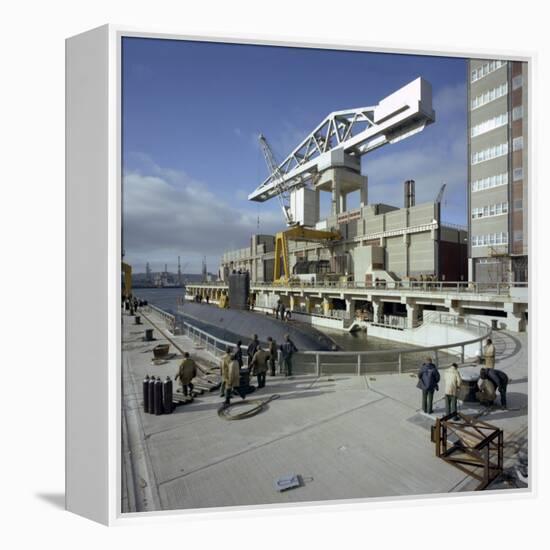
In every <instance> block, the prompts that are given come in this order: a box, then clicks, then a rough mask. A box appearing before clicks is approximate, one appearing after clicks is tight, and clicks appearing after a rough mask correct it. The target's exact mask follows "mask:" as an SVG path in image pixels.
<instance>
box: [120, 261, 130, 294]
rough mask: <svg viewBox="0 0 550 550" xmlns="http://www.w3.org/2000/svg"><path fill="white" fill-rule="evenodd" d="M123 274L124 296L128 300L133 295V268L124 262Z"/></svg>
mask: <svg viewBox="0 0 550 550" xmlns="http://www.w3.org/2000/svg"><path fill="white" fill-rule="evenodd" d="M122 274H123V276H124V284H123V287H122V295H123V296H124V297H125V298H128V297H130V296H131V295H132V266H131V265H130V264H126V263H124V262H122Z"/></svg>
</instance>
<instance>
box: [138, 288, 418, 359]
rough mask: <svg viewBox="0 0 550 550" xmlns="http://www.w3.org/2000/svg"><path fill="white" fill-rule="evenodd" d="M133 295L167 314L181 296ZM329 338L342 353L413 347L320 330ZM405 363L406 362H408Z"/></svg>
mask: <svg viewBox="0 0 550 550" xmlns="http://www.w3.org/2000/svg"><path fill="white" fill-rule="evenodd" d="M134 294H135V295H136V296H138V297H139V298H142V299H144V300H147V301H148V302H149V303H150V304H153V305H155V306H157V307H159V308H161V309H163V310H164V311H167V312H168V313H176V304H177V298H178V297H181V296H182V295H183V289H181V288H136V289H135V290H134ZM322 332H324V333H325V334H326V335H327V336H329V338H331V339H332V340H333V341H334V342H335V343H336V344H337V345H338V347H339V348H340V349H341V350H342V351H387V350H392V349H402V348H404V347H413V346H410V345H404V344H402V343H397V342H392V341H391V340H385V339H382V338H375V337H373V336H368V334H367V333H366V332H362V331H359V332H355V333H348V332H342V331H338V330H330V329H325V328H323V329H322ZM408 359H409V361H411V360H412V361H414V362H418V363H419V364H420V363H421V362H422V359H423V357H422V354H421V353H418V354H416V353H415V354H411V355H409V356H408ZM409 361H407V362H409Z"/></svg>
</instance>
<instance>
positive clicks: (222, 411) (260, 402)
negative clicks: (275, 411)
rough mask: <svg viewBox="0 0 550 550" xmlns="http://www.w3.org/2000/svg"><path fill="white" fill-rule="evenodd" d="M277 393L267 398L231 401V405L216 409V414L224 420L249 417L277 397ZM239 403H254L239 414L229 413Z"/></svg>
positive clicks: (239, 404)
mask: <svg viewBox="0 0 550 550" xmlns="http://www.w3.org/2000/svg"><path fill="white" fill-rule="evenodd" d="M279 397H281V396H280V395H279V394H277V393H275V394H273V395H272V396H271V397H268V398H267V399H253V400H252V401H246V400H245V401H240V402H238V403H232V404H231V405H222V406H221V407H220V408H219V409H218V416H219V417H220V418H223V419H224V420H242V419H243V418H250V417H251V416H255V415H256V414H258V413H259V412H260V411H262V410H263V409H264V408H265V407H266V406H267V404H268V403H269V402H271V401H274V400H275V399H279ZM241 405H254V406H253V408H252V409H249V410H247V411H244V412H242V413H239V414H231V409H232V408H233V407H239V406H241Z"/></svg>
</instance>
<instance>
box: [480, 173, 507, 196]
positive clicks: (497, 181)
mask: <svg viewBox="0 0 550 550" xmlns="http://www.w3.org/2000/svg"><path fill="white" fill-rule="evenodd" d="M507 184H508V172H504V173H502V174H497V175H495V176H489V177H487V178H482V179H480V180H475V181H473V182H472V191H473V192H474V193H475V192H476V191H483V190H484V189H491V188H492V187H498V186H499V185H507Z"/></svg>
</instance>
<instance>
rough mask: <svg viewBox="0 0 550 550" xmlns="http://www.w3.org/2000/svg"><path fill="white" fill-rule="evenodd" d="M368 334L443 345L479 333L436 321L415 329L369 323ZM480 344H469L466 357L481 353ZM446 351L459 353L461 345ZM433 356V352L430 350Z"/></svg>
mask: <svg viewBox="0 0 550 550" xmlns="http://www.w3.org/2000/svg"><path fill="white" fill-rule="evenodd" d="M367 334H368V335H370V336H374V337H376V338H384V339H386V340H393V341H395V342H403V343H404V344H411V345H414V346H423V347H429V346H441V345H445V344H453V343H455V342H460V341H464V340H471V339H472V338H475V337H476V336H477V334H474V333H473V332H471V331H469V330H467V329H461V328H459V327H453V326H450V325H439V324H435V323H433V324H432V323H426V324H424V325H421V326H420V327H418V328H415V329H407V330H395V329H390V328H385V327H377V326H373V325H369V327H368V329H367ZM479 350H480V347H479V344H478V343H476V344H469V345H467V346H466V347H465V350H464V353H465V358H466V359H473V358H475V357H476V355H478V354H479ZM445 351H446V352H450V353H456V354H459V353H460V352H461V349H460V346H457V347H454V348H451V349H448V350H445ZM430 355H431V356H432V357H433V355H434V354H433V352H430Z"/></svg>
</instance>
